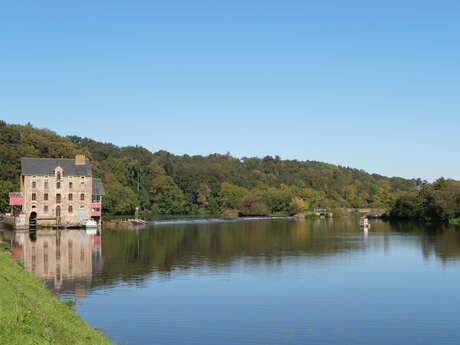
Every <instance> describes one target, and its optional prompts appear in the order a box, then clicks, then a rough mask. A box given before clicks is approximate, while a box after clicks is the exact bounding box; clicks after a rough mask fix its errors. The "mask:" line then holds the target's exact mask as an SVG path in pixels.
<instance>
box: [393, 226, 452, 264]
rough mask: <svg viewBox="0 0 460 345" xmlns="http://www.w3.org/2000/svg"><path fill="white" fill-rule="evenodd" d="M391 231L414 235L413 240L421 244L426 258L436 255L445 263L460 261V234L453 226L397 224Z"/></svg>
mask: <svg viewBox="0 0 460 345" xmlns="http://www.w3.org/2000/svg"><path fill="white" fill-rule="evenodd" d="M391 229H392V230H393V231H397V232H400V233H406V234H411V235H414V236H413V238H414V239H417V240H418V241H419V242H420V245H421V247H422V252H423V255H424V256H425V257H426V258H428V257H430V256H431V255H436V256H438V257H439V258H440V259H441V260H443V261H447V260H452V259H460V232H459V231H458V230H456V228H455V227H453V226H449V225H446V224H443V223H434V224H428V225H427V224H424V225H422V224H420V223H416V222H395V223H392V225H391Z"/></svg>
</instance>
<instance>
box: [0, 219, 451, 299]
mask: <svg viewBox="0 0 460 345" xmlns="http://www.w3.org/2000/svg"><path fill="white" fill-rule="evenodd" d="M3 233H4V237H5V236H6V237H7V238H8V239H9V240H10V242H11V247H12V249H11V251H12V253H13V255H14V257H16V258H17V259H19V260H20V261H22V262H23V264H24V266H25V268H26V269H27V270H28V271H30V272H32V273H33V274H35V275H37V276H39V277H41V278H43V279H44V280H45V282H46V284H47V285H48V286H49V287H50V288H51V289H52V290H54V291H56V292H58V293H59V294H72V295H76V296H77V297H79V296H84V295H85V294H86V293H87V290H88V289H90V288H97V287H100V286H105V287H108V286H111V285H113V284H116V283H117V282H119V281H127V282H135V283H137V282H139V281H142V280H144V279H145V278H147V277H149V276H150V275H151V274H159V275H161V276H163V277H167V276H168V275H170V274H171V272H174V271H184V270H190V269H192V268H205V269H207V270H219V269H223V268H225V267H227V268H228V267H231V266H232V265H241V264H242V265H245V266H257V265H263V267H264V269H269V268H270V267H272V268H273V269H276V268H277V267H279V266H280V265H281V264H282V263H283V262H295V261H296V260H297V261H302V260H310V261H311V260H323V259H327V258H330V257H336V256H340V255H345V256H350V255H358V254H359V253H362V252H364V251H366V250H367V251H369V250H372V249H374V250H379V249H380V248H381V249H383V251H384V252H385V253H390V252H391V248H392V246H393V245H400V244H401V243H405V244H406V245H411V246H415V247H418V248H419V250H420V252H421V253H422V254H423V257H424V258H425V259H430V258H431V257H436V258H438V259H440V260H441V261H443V262H448V261H451V260H456V259H458V258H460V232H459V231H457V230H456V229H455V228H453V227H448V226H439V225H438V226H436V227H426V226H421V225H418V224H414V223H396V224H390V223H384V222H379V221H377V222H374V223H373V225H372V229H371V230H370V231H369V232H363V231H362V229H360V227H359V224H358V223H357V221H355V220H352V219H343V220H336V221H324V220H320V221H315V222H296V221H294V220H266V221H247V222H229V223H225V222H224V223H213V224H173V225H163V226H161V227H155V226H151V227H147V228H143V229H135V228H134V229H119V228H118V229H111V228H105V229H104V230H103V231H102V236H101V233H100V232H92V231H85V230H61V231H55V230H38V231H30V232H29V231H21V232H20V231H17V232H9V231H3Z"/></svg>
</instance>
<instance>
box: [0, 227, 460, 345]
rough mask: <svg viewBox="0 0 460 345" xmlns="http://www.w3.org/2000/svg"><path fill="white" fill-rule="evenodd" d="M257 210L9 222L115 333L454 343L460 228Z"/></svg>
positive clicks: (69, 291)
mask: <svg viewBox="0 0 460 345" xmlns="http://www.w3.org/2000/svg"><path fill="white" fill-rule="evenodd" d="M372 225H373V227H372V229H371V231H369V233H367V234H366V233H364V232H363V231H362V230H361V229H360V228H359V224H358V223H357V222H356V221H353V220H340V221H338V220H335V221H315V222H296V221H294V220H253V221H241V222H228V223H209V224H207V223H205V224H164V225H158V224H156V225H154V226H152V227H149V228H145V229H139V230H134V229H109V228H104V229H103V230H102V231H101V232H100V233H99V232H98V233H97V234H94V233H91V232H86V231H77V230H69V231H61V232H58V233H56V232H54V231H39V232H38V234H37V236H36V238H34V237H32V238H31V236H29V233H28V232H22V233H21V232H16V233H10V234H9V235H8V234H6V233H5V236H9V238H10V240H11V243H12V247H13V248H12V251H13V254H14V255H15V256H16V257H17V258H18V259H20V260H22V261H23V262H24V265H25V267H26V268H27V269H28V270H29V271H31V272H33V273H34V274H36V275H38V276H40V277H42V278H44V279H45V281H46V283H47V285H48V286H49V287H50V288H51V289H53V290H54V291H55V292H56V293H57V294H58V295H59V296H60V297H61V298H63V299H76V302H77V304H76V310H77V312H78V313H79V314H80V315H81V316H82V317H83V318H85V319H86V320H87V321H88V322H89V323H90V324H91V325H92V326H93V327H95V328H98V329H101V330H102V331H104V332H106V333H107V334H108V335H109V337H110V338H111V339H112V340H113V341H114V342H115V343H116V344H119V345H123V344H126V345H128V344H129V345H146V344H155V345H163V344H176V345H177V344H181V345H182V344H183V345H190V344H200V345H203V344H210V345H211V344H212V345H216V344H219V345H227V344H228V345H230V344H239V345H240V344H273V345H274V344H331V345H334V344H366V345H368V344H392V345H394V344H459V343H460V328H459V327H458V325H459V320H460V261H459V258H460V231H456V230H455V229H454V228H449V227H446V228H435V229H433V228H423V227H421V226H417V225H413V224H399V225H398V224H396V225H395V224H393V225H391V224H389V223H383V222H374V223H373V224H372Z"/></svg>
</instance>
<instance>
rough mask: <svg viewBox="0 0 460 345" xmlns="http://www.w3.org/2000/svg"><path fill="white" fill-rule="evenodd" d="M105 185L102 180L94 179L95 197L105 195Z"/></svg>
mask: <svg viewBox="0 0 460 345" xmlns="http://www.w3.org/2000/svg"><path fill="white" fill-rule="evenodd" d="M104 194H105V192H104V184H103V183H102V180H101V179H100V178H93V195H104Z"/></svg>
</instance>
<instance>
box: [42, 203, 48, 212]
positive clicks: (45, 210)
mask: <svg viewBox="0 0 460 345" xmlns="http://www.w3.org/2000/svg"><path fill="white" fill-rule="evenodd" d="M43 212H45V213H48V205H45V206H43Z"/></svg>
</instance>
